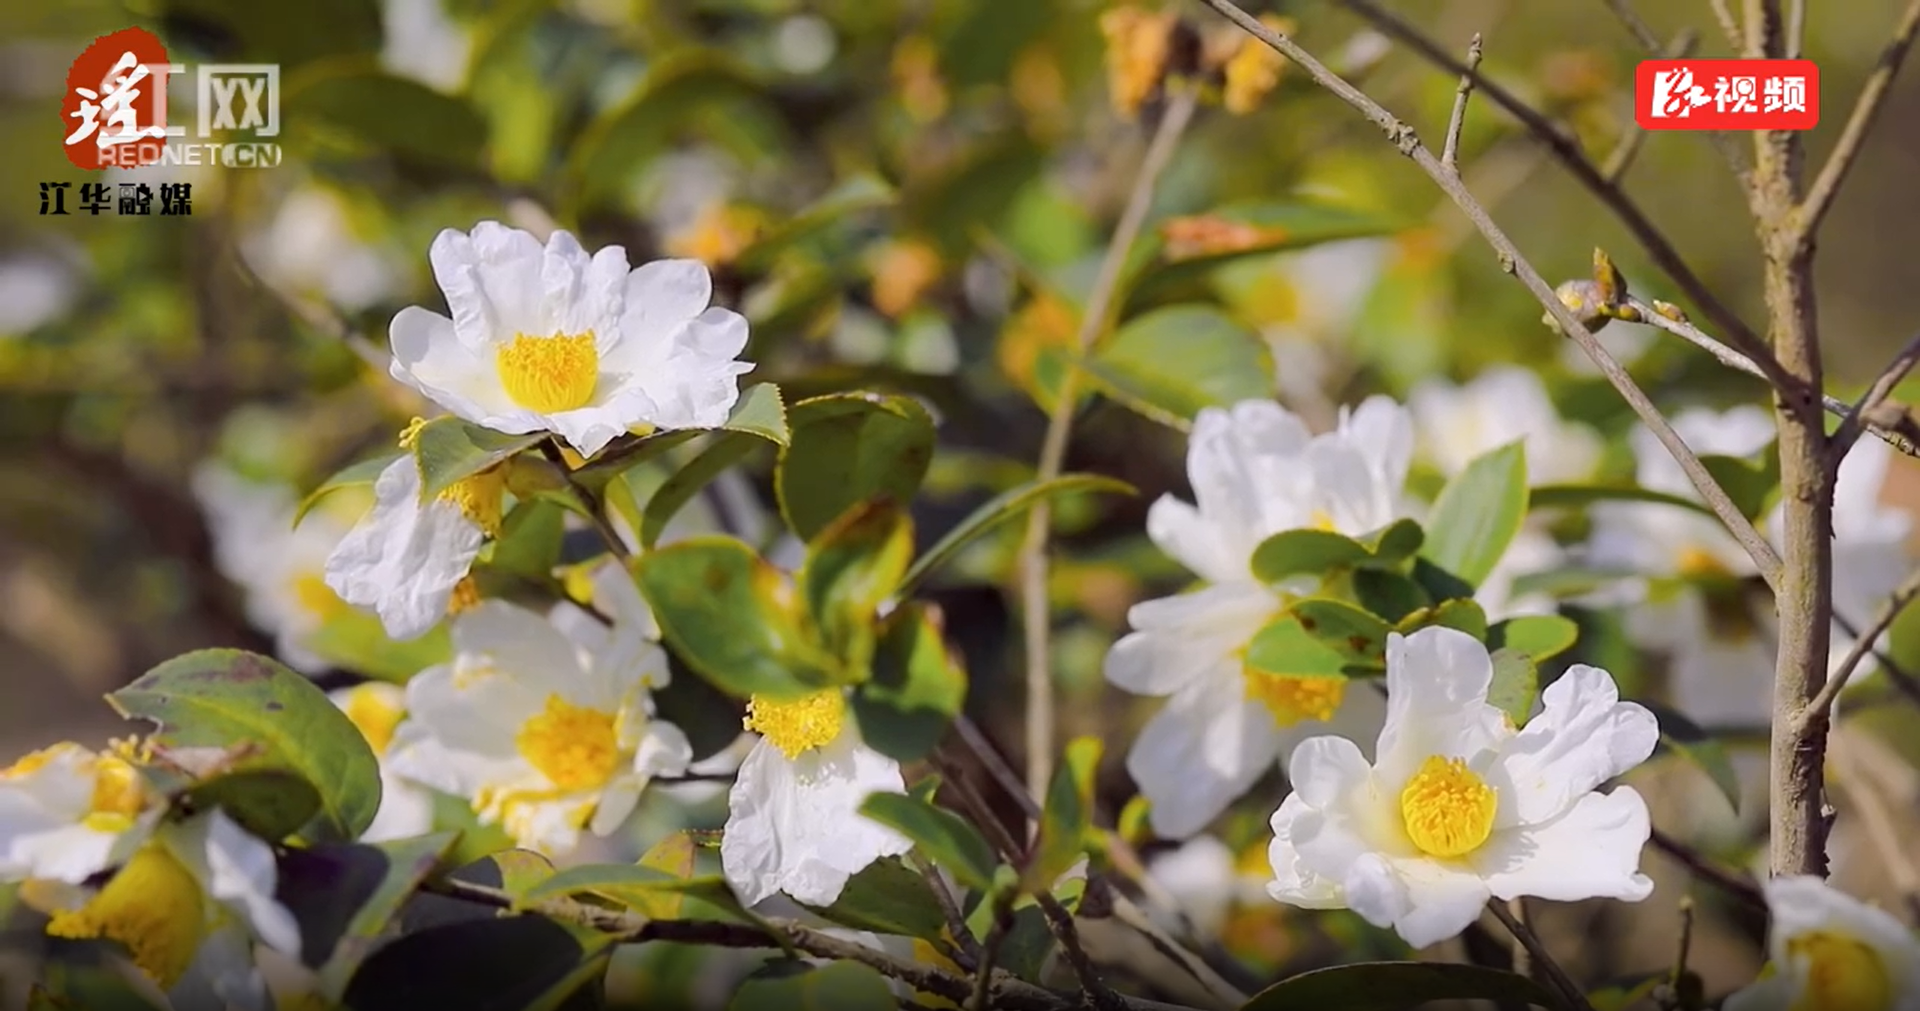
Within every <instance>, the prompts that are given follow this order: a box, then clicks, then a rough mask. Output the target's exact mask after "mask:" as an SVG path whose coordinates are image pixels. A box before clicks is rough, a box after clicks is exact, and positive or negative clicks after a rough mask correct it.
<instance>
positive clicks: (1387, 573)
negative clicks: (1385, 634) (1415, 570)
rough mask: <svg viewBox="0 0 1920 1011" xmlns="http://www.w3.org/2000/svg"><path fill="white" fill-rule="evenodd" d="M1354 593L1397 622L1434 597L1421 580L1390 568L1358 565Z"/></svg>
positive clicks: (1368, 606) (1370, 607)
mask: <svg viewBox="0 0 1920 1011" xmlns="http://www.w3.org/2000/svg"><path fill="white" fill-rule="evenodd" d="M1353 596H1354V599H1355V600H1358V601H1359V602H1360V606H1361V607H1364V608H1366V609H1367V610H1368V611H1369V612H1371V613H1372V614H1375V615H1377V616H1379V617H1380V618H1381V619H1382V620H1384V621H1389V622H1395V623H1398V622H1399V621H1400V620H1401V619H1403V618H1405V617H1406V616H1407V615H1409V614H1412V613H1413V612H1415V611H1418V610H1420V609H1421V608H1425V607H1432V606H1433V598H1432V597H1430V596H1428V595H1427V591H1426V590H1424V589H1422V588H1421V586H1420V584H1419V583H1418V582H1415V581H1414V580H1413V578H1412V577H1410V576H1406V575H1403V574H1401V573H1398V572H1394V571H1392V570H1390V569H1371V568H1367V569H1355V570H1354V571H1353Z"/></svg>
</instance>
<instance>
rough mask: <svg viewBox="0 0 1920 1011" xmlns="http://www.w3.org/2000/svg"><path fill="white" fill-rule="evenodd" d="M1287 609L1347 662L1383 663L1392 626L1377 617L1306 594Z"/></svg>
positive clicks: (1376, 666)
mask: <svg viewBox="0 0 1920 1011" xmlns="http://www.w3.org/2000/svg"><path fill="white" fill-rule="evenodd" d="M1287 610H1288V612H1289V613H1290V614H1292V615H1293V619H1294V620H1295V621H1296V622H1298V623H1299V625H1300V628H1301V630H1302V631H1304V632H1306V633H1307V634H1308V635H1310V636H1312V637H1313V638H1314V639H1316V640H1318V641H1319V642H1320V643H1321V644H1322V645H1324V646H1327V647H1329V648H1331V649H1332V650H1333V651H1334V652H1336V653H1338V654H1339V655H1340V656H1341V658H1342V659H1343V660H1344V661H1345V662H1346V663H1347V664H1349V665H1355V666H1360V667H1365V668H1368V669H1372V670H1378V669H1381V668H1382V667H1384V665H1385V664H1386V660H1387V634H1388V633H1389V632H1392V631H1393V626H1392V625H1389V624H1387V623H1386V622H1385V621H1383V620H1381V619H1380V618H1378V617H1376V616H1374V615H1372V614H1369V613H1367V612H1366V611H1363V610H1361V609H1360V608H1358V607H1355V606H1353V605H1352V604H1349V603H1347V602H1345V601H1341V600H1334V599H1332V598H1330V597H1308V598H1306V599H1303V600H1299V601H1296V602H1295V603H1294V604H1293V606H1292V607H1290V608H1288V609H1287ZM1249 652H1251V651H1249Z"/></svg>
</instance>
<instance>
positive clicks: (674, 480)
mask: <svg viewBox="0 0 1920 1011" xmlns="http://www.w3.org/2000/svg"><path fill="white" fill-rule="evenodd" d="M759 445H760V442H759V440H757V439H755V438H753V437H752V436H749V435H742V434H739V433H727V434H725V435H721V436H719V437H718V438H716V439H715V440H714V441H713V443H712V444H711V445H709V446H708V447H707V448H705V449H703V450H701V451H700V455H699V456H696V457H694V458H693V459H691V460H689V461H687V464H686V466H684V467H681V468H680V469H679V470H677V471H674V472H673V476H672V477H669V478H667V480H666V481H665V482H664V483H662V484H661V485H660V487H659V488H657V489H655V490H654V493H653V497H652V498H649V499H647V505H646V508H644V509H642V510H641V512H640V546H641V548H642V549H643V550H651V549H652V548H653V546H654V545H655V544H657V543H659V541H660V535H661V534H663V533H665V532H666V529H667V524H668V523H669V522H671V521H672V519H673V518H674V517H675V516H677V515H679V514H680V510H681V509H682V508H683V507H685V506H686V504H687V503H688V502H691V501H693V498H694V496H696V495H698V494H700V490H701V489H703V488H705V487H706V486H707V485H709V484H712V483H713V481H714V479H715V478H717V477H719V476H720V475H721V474H722V473H723V472H725V471H726V469H727V468H728V467H731V466H733V465H734V464H736V463H739V462H740V461H741V460H742V459H744V458H745V457H746V455H747V454H748V453H751V452H753V451H754V450H755V449H756V448H758V447H759Z"/></svg>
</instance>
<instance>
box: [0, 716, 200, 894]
mask: <svg viewBox="0 0 1920 1011" xmlns="http://www.w3.org/2000/svg"><path fill="white" fill-rule="evenodd" d="M104 757H105V756H101V755H98V754H96V753H94V752H93V751H90V750H88V749H87V748H84V747H81V746H80V745H78V744H71V743H62V744H56V745H54V746H52V747H50V748H47V749H45V750H43V751H40V752H36V753H35V754H34V755H33V756H30V757H29V759H28V760H25V761H23V762H22V763H18V764H16V765H15V766H13V767H12V768H10V769H8V770H6V771H5V772H3V773H0V880H5V881H21V880H25V879H28V878H33V879H37V880H42V881H60V882H65V883H67V884H73V885H77V884H80V883H82V882H84V881H86V880H87V879H88V878H90V877H92V876H94V875H95V874H98V873H100V872H101V871H104V870H106V869H108V868H110V867H113V866H116V865H118V864H120V863H122V862H124V861H125V860H126V859H127V857H129V856H131V855H132V854H133V851H134V850H135V849H138V848H139V846H140V843H141V842H142V841H144V840H145V839H146V838H147V836H148V835H149V834H150V833H151V832H152V831H153V828H154V825H155V823H156V822H157V821H158V820H159V818H160V815H161V813H162V809H161V805H158V804H153V805H149V809H148V810H144V811H142V812H140V813H139V814H138V815H136V816H134V817H133V818H132V820H131V821H130V822H129V823H128V824H125V825H113V826H111V827H107V828H99V827H95V826H92V825H89V824H87V822H88V815H89V814H91V813H92V811H93V799H94V790H95V782H96V780H97V776H98V773H97V772H96V768H97V763H98V762H100V761H101V760H103V758H104ZM107 760H109V761H112V759H107Z"/></svg>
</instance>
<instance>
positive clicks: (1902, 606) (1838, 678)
mask: <svg viewBox="0 0 1920 1011" xmlns="http://www.w3.org/2000/svg"><path fill="white" fill-rule="evenodd" d="M1917 595H1920V569H1916V570H1915V571H1914V572H1913V574H1912V575H1909V576H1908V577H1907V578H1906V581H1905V582H1903V583H1901V584H1900V586H1899V588H1898V589H1896V590H1894V591H1893V593H1892V595H1890V596H1889V597H1887V599H1886V602H1885V603H1883V604H1881V605H1880V610H1879V611H1878V612H1877V613H1875V614H1874V616H1873V620H1872V621H1869V622H1867V627H1865V628H1863V629H1861V630H1860V634H1859V635H1858V637H1856V638H1855V639H1854V640H1853V645H1852V646H1851V647H1849V648H1848V649H1847V653H1846V655H1845V656H1843V657H1841V658H1840V663H1839V664H1838V665H1837V666H1835V667H1834V668H1833V670H1832V671H1831V672H1830V673H1828V675H1827V683H1826V684H1824V685H1822V686H1821V687H1820V694H1818V695H1816V696H1814V697H1813V701H1812V702H1810V703H1808V705H1807V709H1806V711H1805V712H1804V713H1802V714H1801V717H1800V719H1801V727H1800V730H1801V732H1803V733H1804V732H1806V731H1807V730H1809V729H1812V727H1813V725H1814V724H1816V723H1822V722H1825V721H1826V719H1827V718H1828V716H1829V715H1830V714H1831V713H1832V712H1833V702H1834V700H1835V699H1837V698H1839V697H1840V693H1841V692H1842V691H1843V690H1845V689H1846V687H1847V680H1848V679H1849V678H1851V677H1852V676H1853V672H1854V671H1856V670H1859V669H1860V665H1861V663H1862V662H1863V661H1865V660H1866V658H1867V656H1868V655H1869V654H1871V653H1872V652H1873V650H1874V642H1875V641H1877V640H1878V639H1879V638H1880V635H1881V633H1883V632H1885V631H1886V630H1887V629H1888V627H1890V626H1891V625H1892V624H1893V620H1894V619H1895V618H1898V617H1899V616H1900V612H1901V611H1904V610H1906V607H1907V605H1908V604H1910V603H1912V602H1913V598H1914V597H1915V596H1917Z"/></svg>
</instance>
